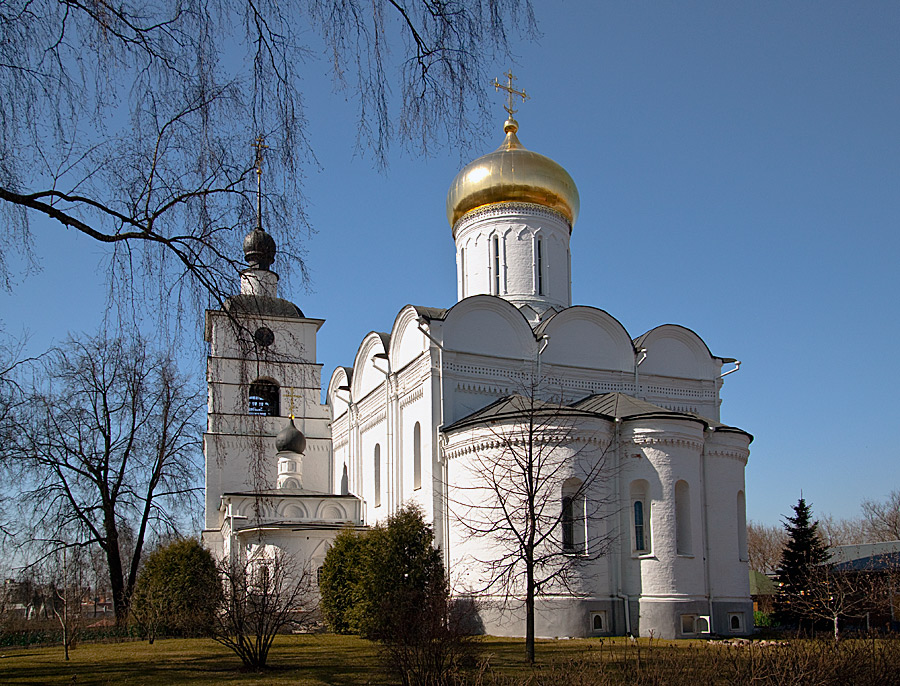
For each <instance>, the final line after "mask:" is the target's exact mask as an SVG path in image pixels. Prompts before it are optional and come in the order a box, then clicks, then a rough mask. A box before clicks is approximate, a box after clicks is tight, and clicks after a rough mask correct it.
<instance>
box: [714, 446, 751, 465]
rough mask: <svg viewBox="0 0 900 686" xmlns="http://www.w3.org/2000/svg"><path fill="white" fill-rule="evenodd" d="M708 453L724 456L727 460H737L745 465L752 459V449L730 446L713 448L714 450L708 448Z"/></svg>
mask: <svg viewBox="0 0 900 686" xmlns="http://www.w3.org/2000/svg"><path fill="white" fill-rule="evenodd" d="M706 455H707V457H722V458H725V459H726V460H736V461H737V462H740V463H741V464H743V465H746V464H747V461H748V460H749V459H750V451H748V450H735V449H729V448H713V449H712V450H707V451H706Z"/></svg>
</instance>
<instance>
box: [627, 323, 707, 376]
mask: <svg viewBox="0 0 900 686" xmlns="http://www.w3.org/2000/svg"><path fill="white" fill-rule="evenodd" d="M634 347H635V349H637V350H640V349H641V348H644V349H646V351H647V357H646V358H645V359H644V361H643V363H642V364H641V367H640V371H641V373H642V374H658V375H660V376H674V377H680V378H686V379H704V380H712V379H715V378H716V377H718V375H719V374H720V372H721V370H722V359H720V358H718V357H715V356H714V355H713V354H712V353H711V352H710V351H709V346H707V345H706V342H705V341H704V340H703V339H702V338H700V336H698V335H697V334H696V333H695V332H693V331H691V330H690V329H689V328H687V327H686V326H681V325H680V324H663V325H661V326H657V327H656V328H654V329H651V330H650V331H648V332H647V333H645V334H643V335H641V336H638V337H637V338H636V339H634Z"/></svg>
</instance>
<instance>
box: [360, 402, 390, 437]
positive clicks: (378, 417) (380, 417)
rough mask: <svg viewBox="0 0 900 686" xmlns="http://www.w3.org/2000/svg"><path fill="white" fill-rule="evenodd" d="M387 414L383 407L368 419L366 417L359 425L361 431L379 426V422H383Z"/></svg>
mask: <svg viewBox="0 0 900 686" xmlns="http://www.w3.org/2000/svg"><path fill="white" fill-rule="evenodd" d="M385 415H386V413H385V411H384V408H381V410H379V411H378V412H376V413H375V414H374V415H372V416H371V417H369V418H368V419H366V421H364V422H363V423H362V424H361V425H360V427H359V432H360V433H365V432H366V431H368V430H369V429H371V428H373V427H375V426H377V425H378V424H381V422H383V421H384V418H385Z"/></svg>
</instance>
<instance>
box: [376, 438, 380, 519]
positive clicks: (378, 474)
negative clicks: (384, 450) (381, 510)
mask: <svg viewBox="0 0 900 686" xmlns="http://www.w3.org/2000/svg"><path fill="white" fill-rule="evenodd" d="M380 506H381V445H380V444H379V443H376V444H375V507H380Z"/></svg>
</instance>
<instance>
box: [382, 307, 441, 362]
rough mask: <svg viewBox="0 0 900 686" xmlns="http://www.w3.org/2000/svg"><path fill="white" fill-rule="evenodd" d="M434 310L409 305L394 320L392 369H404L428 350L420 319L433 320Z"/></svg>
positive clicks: (391, 353) (391, 352)
mask: <svg viewBox="0 0 900 686" xmlns="http://www.w3.org/2000/svg"><path fill="white" fill-rule="evenodd" d="M434 312H435V310H434V309H433V308H426V307H417V306H415V305H407V306H406V307H404V308H403V309H402V310H400V312H398V313H397V317H396V318H395V319H394V326H393V327H392V328H391V344H390V356H391V368H392V369H393V370H394V371H397V370H400V369H403V367H405V366H406V365H408V364H409V363H410V362H411V361H412V360H414V359H415V358H416V357H418V356H419V355H420V354H421V353H422V352H423V351H424V350H426V349H427V348H428V339H427V338H425V336H424V335H423V334H422V332H421V331H420V330H419V324H418V320H419V317H423V316H424V317H426V318H428V319H431V318H433V317H432V316H431V315H433V314H434Z"/></svg>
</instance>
